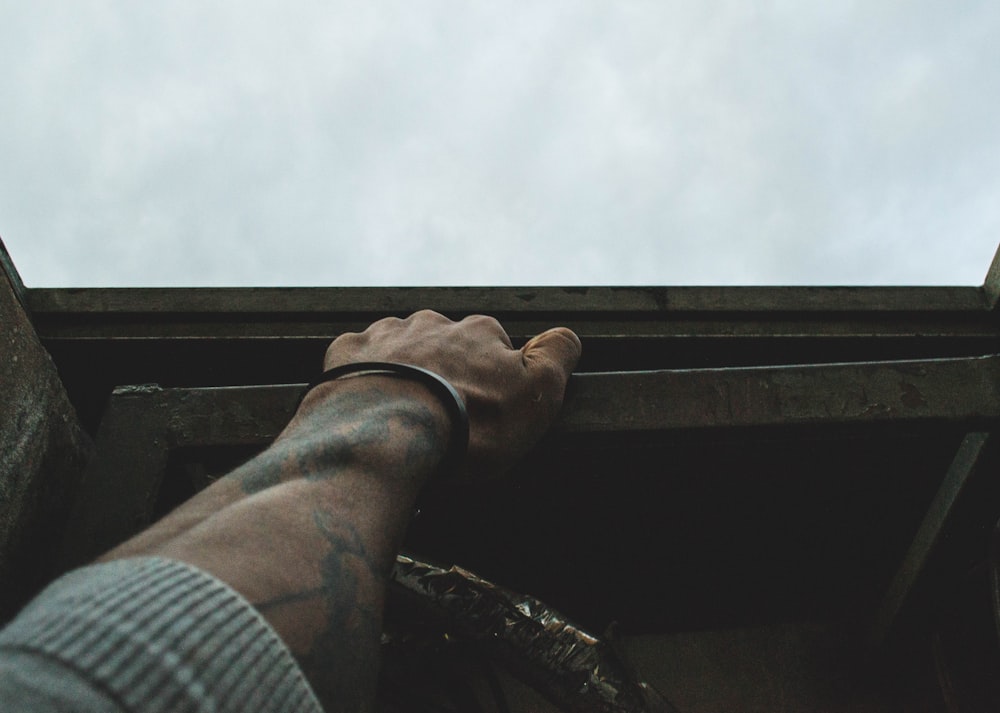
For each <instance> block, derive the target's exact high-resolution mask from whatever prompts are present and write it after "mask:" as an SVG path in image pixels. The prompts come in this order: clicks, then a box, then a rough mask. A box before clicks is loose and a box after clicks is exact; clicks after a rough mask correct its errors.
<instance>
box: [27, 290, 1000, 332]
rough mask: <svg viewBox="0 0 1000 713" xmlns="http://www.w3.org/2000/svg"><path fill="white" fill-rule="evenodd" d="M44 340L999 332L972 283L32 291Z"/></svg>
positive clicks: (30, 291) (32, 306)
mask: <svg viewBox="0 0 1000 713" xmlns="http://www.w3.org/2000/svg"><path fill="white" fill-rule="evenodd" d="M28 299H29V302H30V305H31V309H32V312H33V314H35V315H36V322H37V325H38V330H39V333H40V334H41V335H42V337H43V338H45V339H50V340H53V339H59V340H73V339H75V340H81V339H82V340H86V339H105V340H122V339H219V338H238V339H257V338H271V339H274V338H278V339H284V338H289V337H296V338H317V339H322V338H327V339H328V338H331V337H333V336H336V335H337V334H340V333H342V332H345V331H358V330H361V329H364V328H365V327H366V326H367V325H368V324H370V323H371V322H372V321H374V320H376V319H379V318H382V317H386V316H399V317H402V316H406V315H408V314H410V313H412V312H414V311H417V310H419V309H424V308H429V309H434V310H437V311H439V312H441V313H443V314H445V315H447V316H449V317H452V318H455V319H458V318H461V317H464V316H466V315H469V314H473V313H478V312H486V313H489V314H491V315H493V316H495V317H497V318H498V319H500V321H501V322H502V323H503V324H504V325H505V326H506V327H507V328H508V331H509V332H510V333H511V336H512V337H518V338H527V337H529V336H531V335H533V334H536V333H538V332H539V331H542V330H544V329H547V328H548V327H551V326H554V325H557V324H559V325H565V326H569V327H572V328H573V329H575V330H576V331H577V332H578V333H579V334H580V336H581V337H584V338H599V337H608V338H620V337H631V338H662V337H736V338H746V337H764V338H768V337H834V338H844V337H851V338H858V337H881V336H885V337H919V338H923V339H926V338H928V337H998V336H1000V329H998V327H997V326H996V325H995V324H994V323H993V321H992V320H991V319H989V311H988V309H987V308H986V304H985V298H984V293H983V291H982V290H981V289H979V288H974V287H968V288H964V287H929V288H907V287H899V288H879V287H866V288H846V287H844V288H840V287H759V288H757V287H725V288H718V287H676V288H674V287H658V288H632V287H621V288H614V287H590V288H558V287H541V288H534V287H525V288H514V287H511V288H471V287H470V288H458V287H455V288H409V289H406V288H287V289H286V288H257V289H249V288H248V289H244V288H230V289H225V288H202V289H166V288H164V289H152V288H149V289H146V288H143V289H124V288H123V289H33V290H29V291H28Z"/></svg>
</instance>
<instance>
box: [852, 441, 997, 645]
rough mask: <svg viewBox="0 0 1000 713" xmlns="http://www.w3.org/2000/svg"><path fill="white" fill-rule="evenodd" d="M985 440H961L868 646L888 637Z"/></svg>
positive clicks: (891, 587)
mask: <svg viewBox="0 0 1000 713" xmlns="http://www.w3.org/2000/svg"><path fill="white" fill-rule="evenodd" d="M988 441H989V434H988V433H985V432H973V433H969V434H967V435H966V436H965V438H964V439H963V440H962V443H961V445H960V446H959V448H958V452H957V453H956V454H955V458H954V460H953V461H952V462H951V465H950V466H949V468H948V472H947V474H946V475H945V477H944V480H943V481H942V483H941V487H940V488H939V489H938V492H937V494H936V495H935V496H934V499H933V500H932V501H931V504H930V506H929V507H928V509H927V514H926V515H925V516H924V519H923V521H922V522H921V523H920V527H919V528H918V530H917V534H916V536H915V537H914V538H913V542H912V544H911V545H910V548H909V549H908V550H907V552H906V555H905V556H904V557H903V561H902V563H901V564H900V565H899V569H898V570H896V574H895V576H894V577H893V579H892V583H891V584H890V585H889V588H888V591H887V592H886V594H885V597H884V598H883V600H882V604H881V606H880V607H879V609H878V613H877V614H876V616H875V622H874V624H873V625H872V628H871V631H870V633H869V639H868V640H869V644H870V645H871V646H872V647H876V648H877V647H880V646H882V645H883V644H884V643H885V642H886V640H887V638H888V637H889V635H890V633H891V631H892V629H893V626H894V625H895V623H896V621H897V620H898V617H899V614H900V611H901V610H902V609H903V607H904V605H905V604H906V602H907V600H908V599H909V598H910V595H911V593H912V592H913V589H914V587H915V586H916V585H917V583H918V581H919V579H920V577H921V575H922V574H923V572H924V571H925V569H926V568H927V563H928V560H930V558H931V557H932V556H933V554H934V551H935V548H936V547H937V544H938V542H939V541H940V539H941V537H942V534H943V533H944V531H945V529H946V527H947V526H948V523H949V521H950V518H951V514H952V512H953V510H954V508H955V505H956V503H957V502H958V501H959V499H960V498H961V496H962V494H963V493H964V492H965V491H966V488H967V486H968V484H969V482H970V481H971V480H972V479H973V477H974V476H975V474H976V472H977V469H978V467H979V464H980V462H981V460H982V456H983V453H984V451H985V449H986V445H987V443H988Z"/></svg>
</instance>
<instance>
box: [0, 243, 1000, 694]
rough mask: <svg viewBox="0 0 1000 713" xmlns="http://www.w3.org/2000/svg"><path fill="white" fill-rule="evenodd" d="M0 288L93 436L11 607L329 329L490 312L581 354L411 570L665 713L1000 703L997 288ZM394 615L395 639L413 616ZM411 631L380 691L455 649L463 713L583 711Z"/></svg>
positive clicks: (137, 523) (23, 568)
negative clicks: (614, 674)
mask: <svg viewBox="0 0 1000 713" xmlns="http://www.w3.org/2000/svg"><path fill="white" fill-rule="evenodd" d="M6 272H7V274H8V282H9V285H5V286H4V287H5V288H6V287H8V286H9V287H10V289H11V292H12V293H13V294H14V295H15V297H17V298H18V299H19V300H20V305H21V309H22V310H23V311H24V313H25V314H26V315H27V316H28V319H29V320H30V325H31V328H32V329H33V330H34V332H35V333H36V334H37V337H38V339H39V340H40V344H41V345H42V346H43V347H44V349H45V350H46V351H47V352H48V354H50V355H51V358H52V361H53V362H54V365H55V367H56V369H57V372H58V376H59V379H60V380H61V383H62V385H63V387H64V388H65V393H66V394H67V395H68V398H69V401H70V403H71V404H72V406H73V407H74V408H75V412H76V414H77V415H78V418H79V423H80V424H81V426H82V430H83V431H84V432H86V434H88V435H89V437H90V438H91V439H92V440H93V442H94V449H93V452H92V454H91V453H89V452H87V454H86V458H85V460H86V468H85V469H80V473H78V474H77V475H70V476H67V479H66V481H65V487H63V488H62V490H61V492H62V496H61V498H62V499H60V498H55V499H54V500H53V502H59V503H62V504H61V505H59V507H58V508H56V510H57V511H58V512H59V513H61V514H60V516H59V518H58V519H56V520H54V519H53V517H54V515H53V513H52V512H49V511H48V510H47V509H46V508H44V507H41V508H37V509H36V510H37V511H32V512H30V513H28V514H27V515H25V516H24V517H25V518H28V519H31V518H33V519H34V524H32V523H27V524H24V527H25V528H28V529H26V530H24V531H25V532H40V531H43V530H44V531H45V532H47V533H49V535H48V536H46V537H42V538H37V539H36V538H32V537H28V536H19V537H18V538H15V540H16V545H17V546H16V548H12V549H10V552H8V554H7V555H6V556H7V558H8V561H9V565H8V569H10V571H12V572H14V573H15V575H16V576H18V577H20V578H21V581H25V582H29V583H34V584H31V585H30V586H28V585H26V586H25V587H23V588H22V589H23V590H24V591H23V592H21V593H20V594H19V595H18V596H19V597H20V598H22V599H23V596H25V595H27V593H28V591H29V590H30V589H31V588H32V586H35V584H37V582H39V581H41V579H43V578H44V577H47V576H51V575H52V574H55V573H56V572H58V571H60V570H62V569H65V568H67V567H69V566H72V565H75V564H78V563H81V562H85V561H87V559H88V558H90V557H92V556H93V555H95V554H96V553H99V552H100V551H101V550H102V549H104V548H106V547H108V546H110V545H112V544H114V543H115V542H117V541H119V540H121V539H123V538H125V537H127V536H128V535H130V534H131V533H133V532H135V531H136V530H137V529H139V528H141V527H142V526H144V525H145V524H147V523H148V522H150V521H151V520H152V519H153V518H155V517H157V516H158V515H160V514H162V513H165V512H166V511H167V510H169V509H170V508H171V507H173V506H174V505H176V504H178V503H179V502H181V501H182V500H184V499H185V498H186V497H189V496H190V495H191V494H193V493H194V492H196V491H197V490H198V489H200V488H201V487H204V485H205V484H207V483H208V482H210V480H211V479H212V478H213V477H216V476H217V475H219V474H221V473H222V472H224V471H225V470H226V469H228V468H230V467H232V466H233V465H235V464H238V463H239V462H241V461H242V460H244V459H245V458H247V457H248V456H250V455H252V454H253V453H254V452H256V451H257V450H259V449H261V448H262V447H263V446H265V445H266V444H267V442H268V441H269V439H270V438H273V436H274V435H275V434H276V433H277V430H278V429H280V428H281V426H282V425H283V423H284V421H285V420H286V419H287V418H288V416H289V414H290V413H291V411H292V409H293V408H294V406H295V403H296V400H297V398H298V394H299V393H300V391H301V386H297V385H300V384H302V383H304V382H307V381H308V380H309V379H311V378H312V377H313V376H314V375H315V373H316V372H317V370H318V369H319V365H320V363H321V360H322V355H323V351H324V349H325V347H326V345H327V344H328V342H329V341H330V339H331V338H333V337H335V336H337V335H338V334H341V333H343V332H345V331H358V330H361V329H363V328H364V327H365V326H367V325H368V324H369V323H371V322H372V321H374V320H376V319H379V318H382V317H386V316H393V315H394V316H405V315H407V314H409V313H411V312H413V311H416V310H419V309H434V310H437V311H439V312H441V313H443V314H445V315H446V316H448V317H451V318H454V319H457V318H461V317H464V316H466V315H468V314H473V313H487V314H491V315H493V316H495V317H497V318H498V319H499V320H500V322H501V323H502V324H503V325H504V326H505V327H506V329H507V330H508V332H509V333H510V335H511V338H512V341H513V342H514V344H515V346H518V345H520V344H522V343H523V342H524V341H525V340H526V339H527V338H528V337H530V336H531V335H533V334H535V333H538V332H539V331H542V330H544V329H545V328H547V327H550V326H556V325H565V326H568V327H571V328H572V329H574V330H575V331H576V332H577V333H578V334H579V335H580V336H581V338H582V341H583V347H584V354H583V359H582V361H581V363H580V365H579V367H578V370H577V373H576V374H575V375H574V377H573V379H572V381H571V384H570V387H569V392H568V396H567V402H566V406H565V409H564V412H563V414H562V415H561V417H560V420H559V422H558V424H557V426H556V428H555V429H554V431H553V432H552V433H551V434H550V435H549V436H548V437H547V438H546V439H545V441H544V442H543V443H542V444H541V445H540V446H539V447H538V448H537V449H536V451H535V452H533V453H532V454H530V455H529V457H528V458H527V459H526V460H525V461H524V463H522V464H521V465H520V466H518V467H517V468H516V469H515V470H514V472H512V473H511V475H510V477H509V478H508V479H504V480H500V481H492V482H486V483H483V482H469V483H463V484H459V485H457V486H454V487H448V488H439V489H436V490H432V491H430V492H428V493H426V495H425V497H424V499H423V501H422V503H421V505H420V510H419V514H418V515H417V516H416V517H415V519H414V521H413V523H412V526H411V530H410V535H409V538H408V541H407V544H406V552H407V554H408V555H410V556H412V557H413V558H414V559H416V560H421V561H425V562H429V563H432V564H434V565H438V566H440V568H441V569H440V570H435V571H440V572H441V573H442V574H441V576H442V577H443V576H445V575H444V573H445V572H447V571H448V569H449V568H450V567H451V566H452V565H457V566H459V567H460V568H461V569H462V570H467V571H470V572H474V573H475V575H477V577H475V578H473V579H474V580H475V581H477V582H478V581H479V579H478V578H483V579H485V580H489V582H492V583H495V584H496V585H499V587H500V588H501V589H502V591H503V592H506V593H507V594H505V595H504V596H508V595H509V596H510V597H513V598H514V599H516V597H517V596H519V595H514V594H510V593H512V592H517V593H520V594H523V595H528V596H530V597H531V598H532V599H531V601H532V602H536V603H535V604H532V606H535V607H543V606H544V607H550V608H552V609H553V610H556V611H558V612H560V613H561V615H564V616H565V617H568V619H569V620H571V621H572V622H573V625H574V626H577V627H579V628H580V630H581V631H586V632H590V633H592V634H596V635H598V636H599V637H600V638H601V641H602V642H603V643H602V645H603V644H607V645H608V646H609V647H612V648H613V649H614V656H615V657H616V660H618V661H620V663H621V664H622V665H623V666H624V667H625V668H626V669H627V670H628V675H629V676H633V677H634V678H635V679H644V680H646V681H648V682H650V683H652V684H653V685H654V686H655V687H656V688H657V689H658V690H659V691H660V692H662V693H663V694H664V695H665V697H666V698H667V699H668V700H669V701H670V702H671V703H672V704H673V705H674V706H676V708H677V709H678V710H680V711H684V712H687V711H691V712H695V711H732V710H740V711H793V710H814V711H899V710H906V711H944V710H948V711H951V710H961V711H966V710H968V711H976V710H995V709H998V708H1000V686H998V682H1000V675H997V673H1000V669H998V668H997V667H998V666H1000V656H998V652H997V645H996V641H997V634H996V625H995V624H994V609H995V608H996V605H997V594H996V591H997V589H996V579H995V576H994V572H993V570H994V562H995V556H994V554H993V553H992V552H991V546H990V543H991V538H992V532H993V529H994V525H995V524H996V522H997V519H998V518H1000V482H998V479H997V477H996V473H997V465H998V463H997V460H998V451H1000V449H998V447H997V443H996V438H995V437H993V436H991V434H992V432H993V430H994V429H993V427H994V426H995V425H996V424H997V421H998V419H1000V388H998V385H1000V356H993V355H995V354H1000V321H998V315H997V311H996V309H995V304H996V301H997V287H996V285H997V283H998V282H1000V280H997V279H996V278H997V275H995V274H992V273H991V276H990V277H988V278H987V282H986V284H985V285H984V286H983V287H934V288H902V287H899V288H834V287H815V288H802V287H794V288H738V287H726V288H670V287H656V288H611V287H591V288H586V287H581V288H551V287H547V288H530V287H526V288H410V289H403V288H393V289H388V288H386V289H382V288H379V289H374V288H373V289H369V288H315V289H312V288H296V289H273V288H268V289H28V288H24V287H23V286H22V285H21V284H20V283H19V281H18V279H17V275H16V273H15V272H14V271H13V268H12V266H10V264H9V261H8V262H7V264H6ZM222 387H225V388H222ZM3 428H4V429H6V430H8V431H9V430H10V429H11V428H12V426H11V424H10V423H5V424H4V425H3ZM60 508H61V509H60ZM39 523H41V524H39ZM32 528H33V529H32ZM53 532H56V533H57V534H58V537H56V535H54V534H52V533H53ZM15 550H16V551H15ZM53 562H54V563H57V564H55V565H52V564H51V563H53ZM401 566H402V565H401ZM11 576H14V575H11ZM449 576H453V575H449ZM400 577H401V578H402V577H403V575H402V574H401V575H400ZM401 581H402V579H401ZM449 581H452V580H449ZM404 583H405V582H404ZM455 586H459V585H455ZM461 586H465V585H464V584H463V585H461ZM469 586H473V585H469ZM476 586H478V585H476ZM491 586H492V585H491ZM511 601H513V599H511ZM517 601H522V600H517ZM15 603H16V602H8V603H7V606H8V607H11V606H13V605H14V604H15ZM408 606H409V605H407V606H403V605H402V604H401V605H400V608H399V610H398V612H397V614H396V615H395V618H394V619H392V618H391V620H392V621H394V622H395V623H394V626H398V627H401V628H402V629H405V628H406V626H407V624H406V622H407V618H408V617H410V616H413V617H417V618H421V615H419V614H411V613H410V612H411V610H410V609H409V608H408ZM456 606H457V605H456ZM497 606H501V605H500V604H498V605H497ZM526 606H527V605H524V604H523V602H522V605H521V609H522V610H523V609H525V608H526ZM7 613H8V614H9V609H8V612H7ZM425 614H427V613H426V612H425ZM439 614H440V613H439ZM475 615H478V616H483V613H482V612H479V613H478V614H475ZM470 616H473V614H470ZM427 617H429V619H434V616H432V615H430V614H427ZM469 624H470V622H468V621H465V622H464V625H469ZM422 626H423V629H422V630H426V631H430V632H431V633H426V631H425V634H424V636H425V638H424V640H422V641H421V642H419V643H412V644H410V645H412V646H413V647H418V646H420V647H423V648H421V649H420V651H421V654H420V659H421V660H422V661H435V662H437V663H435V664H433V665H432V664H430V663H428V664H426V669H420V668H418V669H413V667H412V666H408V665H407V664H406V663H405V660H406V657H407V649H406V645H402V644H400V645H399V646H398V647H396V648H393V649H392V650H391V651H389V650H388V649H387V655H388V656H389V659H387V661H388V663H389V668H390V670H391V671H396V672H397V674H398V675H397V676H396V678H395V679H394V680H393V681H390V682H387V683H386V684H385V685H386V686H396V687H397V688H398V687H400V686H403V687H405V686H411V685H413V686H415V685H416V683H414V682H415V681H416V680H429V679H430V678H433V677H434V676H439V677H440V678H441V681H443V682H444V683H442V687H443V688H445V689H446V688H447V687H448V685H449V684H448V681H449V680H452V679H449V671H451V672H452V674H454V668H455V667H456V666H460V665H468V661H469V660H471V659H474V660H477V661H482V662H485V664H484V668H483V669H482V670H484V671H489V673H488V674H483V677H484V680H485V681H486V683H485V684H484V687H483V688H482V689H479V688H476V686H475V685H474V684H471V685H470V688H472V689H473V690H472V691H470V692H467V693H468V695H470V696H472V697H473V698H474V699H475V700H477V701H478V703H477V705H479V706H481V707H482V709H483V710H503V709H504V708H503V705H502V704H500V703H499V702H498V701H497V700H496V699H497V698H498V697H500V696H502V697H504V698H506V699H507V701H506V706H507V707H508V708H509V709H510V710H549V709H554V708H552V706H553V705H556V704H558V705H560V706H562V707H563V709H565V710H598V709H599V708H585V707H583V706H584V703H579V702H578V703H574V700H576V699H573V696H572V695H571V693H572V692H570V693H567V692H565V691H562V692H560V691H559V690H556V689H551V690H546V689H545V685H544V683H542V684H539V682H538V680H534V679H533V678H532V676H533V672H532V670H531V667H532V666H534V665H535V664H530V665H529V664H525V663H524V661H526V660H528V659H523V660H521V661H520V663H519V661H518V654H517V651H518V650H517V649H513V650H506V651H503V652H501V651H498V649H497V646H496V644H495V642H494V643H492V644H491V642H489V641H482V640H477V638H476V637H475V636H472V635H466V636H465V637H464V640H463V635H462V633H461V632H462V631H468V628H467V629H462V626H463V622H462V615H461V613H459V614H455V613H454V612H452V613H447V614H444V615H439V616H438V619H437V620H436V621H435V623H433V624H426V622H425V624H424V625H422ZM473 628H474V627H473ZM609 628H610V629H612V630H613V634H608V633H607V632H608V631H609ZM443 634H448V635H449V636H448V637H447V638H445V637H443ZM435 637H438V638H437V639H435ZM404 638H405V637H404ZM445 640H447V641H448V642H450V643H449V644H447V645H445V644H443V643H441V642H443V641H445ZM519 645H522V646H523V643H522V644H519ZM553 645H555V644H553ZM449 647H456V650H460V651H462V652H463V653H462V655H460V656H456V655H454V651H449V650H448V649H449ZM397 649H398V650H397ZM428 650H433V651H434V655H433V656H429V655H427V653H426V652H427V651H428ZM466 650H468V651H471V652H473V654H474V655H472V656H471V657H470V656H469V655H466V653H465V652H466ZM400 661H402V662H403V663H400ZM459 662H463V663H459ZM477 665H478V664H477ZM538 665H542V664H538ZM432 669H433V670H432ZM477 670H479V669H477ZM463 675H464V674H463ZM471 678H473V679H474V678H475V677H474V676H472V677H471ZM538 678H539V679H544V676H539V677H538ZM483 691H486V693H484V692H483ZM500 691H503V693H502V694H501V693H500ZM427 695H431V696H433V695H437V694H433V693H429V694H427ZM444 698H445V699H447V696H445V697H444ZM580 700H582V699H580ZM468 705H470V704H467V706H468ZM574 705H576V706H578V707H576V708H574V707H573V706H574ZM440 706H441V707H440V710H462V709H463V706H462V705H458V704H455V703H454V702H449V701H448V700H444V702H442V703H440ZM449 706H450V707H449ZM467 706H466V708H467ZM602 710H603V709H602ZM607 710H615V709H613V708H608V709H607ZM621 710H624V708H622V709H621ZM636 710H638V709H636ZM650 710H653V708H650Z"/></svg>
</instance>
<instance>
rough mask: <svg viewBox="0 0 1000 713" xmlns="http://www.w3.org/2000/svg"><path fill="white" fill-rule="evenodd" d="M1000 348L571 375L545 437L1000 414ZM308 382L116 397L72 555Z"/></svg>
mask: <svg viewBox="0 0 1000 713" xmlns="http://www.w3.org/2000/svg"><path fill="white" fill-rule="evenodd" d="M998 377H1000V357H998V356H990V357H978V358H969V359H937V360H924V361H902V362H881V363H879V362H876V363H863V364H831V365H819V366H791V367H760V368H744V369H693V370H672V371H671V370H665V371H651V372H617V373H594V374H576V375H574V376H573V378H572V380H571V382H570V386H569V389H568V391H567V396H566V402H565V405H564V408H563V410H562V412H561V414H560V416H559V418H558V420H557V422H556V424H555V425H554V428H553V434H552V437H551V438H550V439H549V440H548V446H549V447H552V446H559V445H560V444H562V445H566V444H571V443H573V442H575V441H574V440H573V439H579V438H587V439H591V438H593V437H595V436H598V437H604V436H608V437H616V436H627V437H632V438H634V437H639V438H648V439H651V440H652V442H659V440H660V439H662V438H663V436H664V435H665V434H667V433H669V432H672V431H684V432H687V431H690V430H692V429H738V428H761V427H781V428H786V427H789V426H808V425H814V426H815V425H837V424H847V425H871V424H878V423H953V424H962V425H965V424H969V425H974V424H984V423H987V422H992V421H994V420H995V419H997V418H1000V394H998V387H997V384H1000V378H998ZM302 389H303V386H302V385H281V386H252V387H229V388H194V389H190V388H178V389H161V388H159V387H156V386H145V387H126V388H121V389H118V390H116V391H115V392H114V394H113V395H112V397H111V400H110V403H109V406H108V409H107V411H106V413H105V417H104V420H103V421H102V423H101V427H100V430H99V432H98V437H97V449H98V456H97V457H96V458H95V459H94V460H93V461H92V463H91V467H90V468H89V469H88V471H87V474H86V476H85V480H84V486H83V488H82V492H81V497H80V499H79V500H78V503H77V507H76V512H75V515H74V518H73V520H72V521H71V527H70V530H71V535H70V537H69V540H68V544H67V547H68V549H67V552H68V555H67V559H68V562H67V563H69V564H72V563H76V562H79V561H81V560H82V559H85V558H86V557H87V556H92V555H93V554H96V552H97V551H100V550H102V549H104V548H106V547H110V546H111V545H113V544H114V543H115V542H117V541H119V540H120V539H122V538H123V537H126V536H128V535H130V534H132V533H133V532H135V531H137V530H138V529H140V528H141V527H142V526H143V525H145V524H146V523H148V522H149V520H150V518H151V515H152V507H153V503H154V500H155V498H156V495H157V493H158V492H159V488H160V482H161V480H162V477H163V472H164V469H165V467H166V462H167V456H168V454H169V451H170V450H171V449H174V448H184V447H200V446H213V445H260V446H264V445H265V444H266V443H268V442H269V441H270V440H271V439H273V438H274V437H275V436H276V435H277V434H278V433H279V432H280V430H281V429H282V428H283V427H284V425H285V424H286V423H287V422H288V420H289V418H290V417H291V415H292V413H293V411H294V409H295V406H296V404H297V402H298V398H299V396H300V394H301V392H302Z"/></svg>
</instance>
